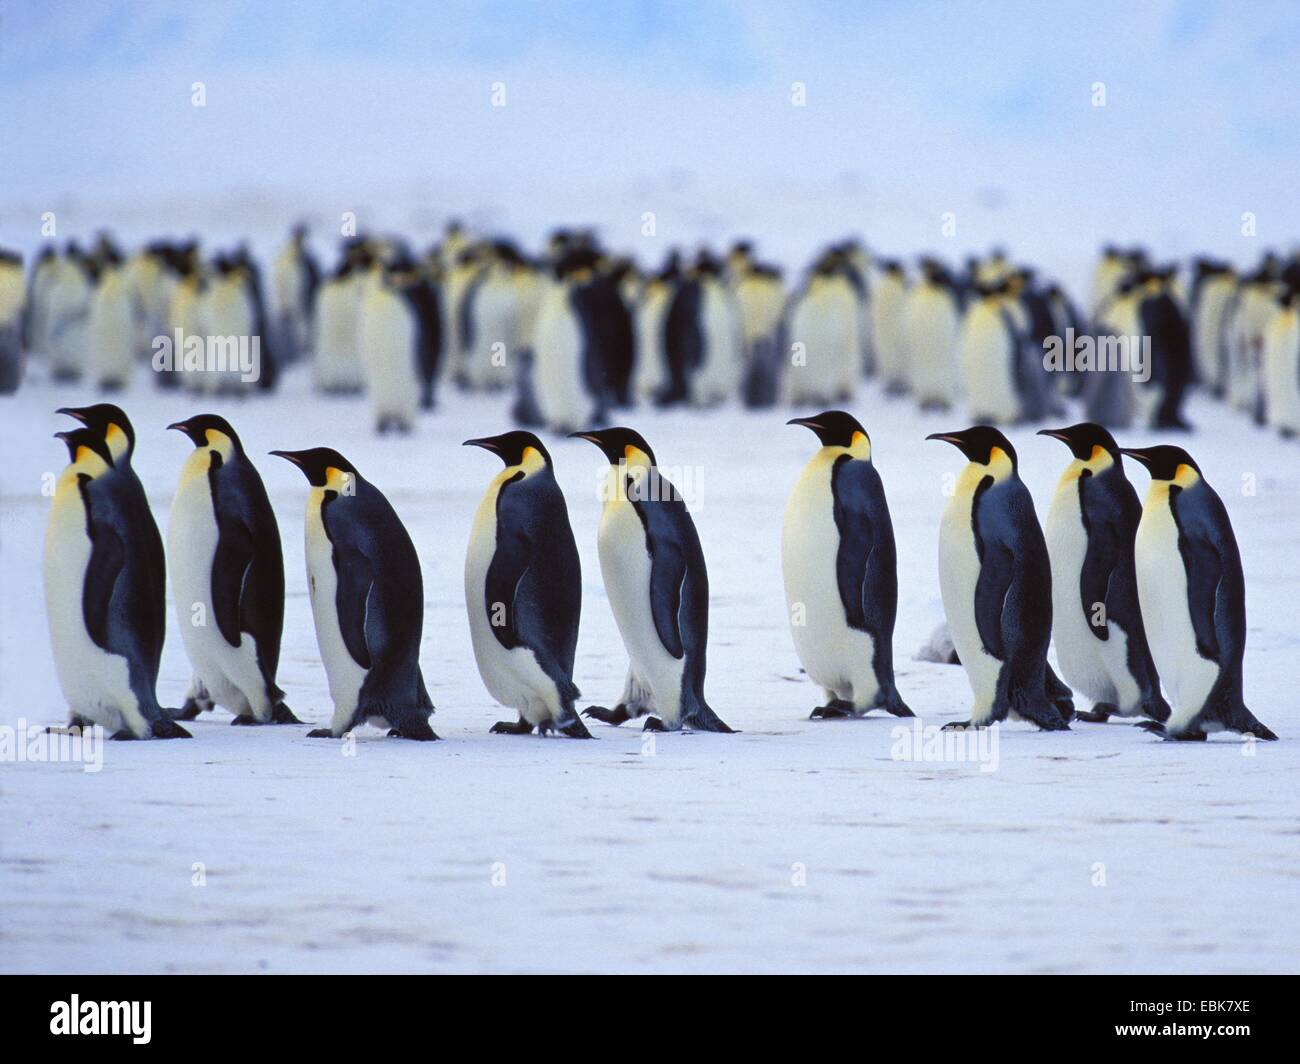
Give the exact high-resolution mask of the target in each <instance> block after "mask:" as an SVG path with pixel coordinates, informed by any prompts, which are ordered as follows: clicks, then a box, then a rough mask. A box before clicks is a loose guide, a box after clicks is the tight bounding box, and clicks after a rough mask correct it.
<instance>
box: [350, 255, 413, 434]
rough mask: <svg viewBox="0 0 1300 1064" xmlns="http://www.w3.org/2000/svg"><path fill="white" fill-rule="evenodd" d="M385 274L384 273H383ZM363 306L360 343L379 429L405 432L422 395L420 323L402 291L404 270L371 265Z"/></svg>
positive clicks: (409, 425) (368, 389) (367, 383)
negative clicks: (371, 275) (370, 275)
mask: <svg viewBox="0 0 1300 1064" xmlns="http://www.w3.org/2000/svg"><path fill="white" fill-rule="evenodd" d="M381 270H382V271H383V272H382V274H380V273H379V271H381ZM372 271H373V272H374V273H375V274H376V276H375V277H373V278H372V283H371V284H370V286H369V288H368V290H367V291H366V295H365V298H364V300H363V301H362V304H361V317H360V330H359V333H358V341H357V342H358V344H359V345H360V347H361V352H362V358H363V360H364V364H365V370H366V388H367V392H368V394H369V396H370V409H371V411H372V414H373V418H374V423H375V431H376V432H378V433H379V435H381V436H383V435H385V434H386V433H388V432H389V431H395V432H399V433H402V434H405V433H408V432H410V431H411V430H412V429H413V428H414V427H415V416H416V407H417V403H418V400H419V397H420V390H421V382H420V374H419V350H418V341H419V336H420V334H419V327H420V323H419V320H418V319H417V318H416V315H415V310H414V308H413V307H412V306H411V304H410V302H409V301H408V300H407V298H406V295H405V293H404V291H403V289H402V283H403V282H402V276H401V274H402V272H403V271H402V270H400V269H399V268H398V267H397V265H396V264H395V265H394V266H392V267H381V266H380V265H379V264H378V263H375V264H374V265H372Z"/></svg>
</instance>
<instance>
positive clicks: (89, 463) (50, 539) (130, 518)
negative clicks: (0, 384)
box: [44, 428, 190, 739]
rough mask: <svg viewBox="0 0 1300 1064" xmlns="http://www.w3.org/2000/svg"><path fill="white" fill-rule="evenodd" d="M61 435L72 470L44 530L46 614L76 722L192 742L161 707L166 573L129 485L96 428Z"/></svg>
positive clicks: (124, 735) (121, 734)
mask: <svg viewBox="0 0 1300 1064" xmlns="http://www.w3.org/2000/svg"><path fill="white" fill-rule="evenodd" d="M56 436H57V437H58V438H59V439H61V440H63V441H64V443H65V444H66V445H67V448H68V458H69V464H68V466H67V468H65V469H64V470H63V472H62V473H61V474H60V475H59V479H58V482H57V484H56V486H55V490H54V500H53V503H52V504H51V506H50V520H49V525H48V526H47V529H46V534H45V562H44V570H45V571H44V576H45V613H46V618H47V620H48V622H49V628H50V644H51V647H52V649H53V652H54V666H55V670H56V672H57V673H58V678H59V686H60V687H61V688H62V690H63V696H64V698H65V699H66V700H67V703H68V723H69V725H70V726H72V727H74V728H82V727H90V726H92V725H99V726H101V727H103V728H104V729H106V730H107V731H109V732H110V733H111V734H112V736H113V738H114V739H188V738H189V737H190V733H189V732H187V731H186V730H185V729H184V728H182V727H181V726H180V725H179V724H177V723H176V722H175V721H174V720H173V719H172V717H171V715H170V714H169V713H168V711H167V710H165V709H163V708H162V707H161V706H159V704H158V697H157V693H156V690H155V683H156V681H157V678H158V663H157V657H156V653H155V648H160V647H161V646H162V629H161V627H160V624H159V621H160V618H159V616H158V613H157V610H156V608H155V606H156V603H155V601H154V598H155V596H154V590H155V578H156V577H157V576H158V574H157V573H156V571H154V570H153V569H152V568H151V564H150V558H149V553H148V551H147V549H146V546H147V538H145V537H143V536H142V528H141V525H140V523H139V515H138V513H137V512H136V509H135V498H134V496H133V494H132V490H131V486H130V482H129V481H128V479H127V478H126V477H124V476H122V475H121V473H120V472H118V471H117V470H116V469H115V468H114V466H113V456H112V452H111V451H110V450H109V447H108V444H107V443H106V442H105V441H104V438H103V436H102V435H100V433H99V432H97V431H96V430H94V429H90V428H78V429H74V430H72V431H70V432H60V433H56ZM155 532H156V529H155Z"/></svg>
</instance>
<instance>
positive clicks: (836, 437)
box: [786, 410, 871, 447]
mask: <svg viewBox="0 0 1300 1064" xmlns="http://www.w3.org/2000/svg"><path fill="white" fill-rule="evenodd" d="M786 424H787V425H802V426H803V427H804V428H806V429H812V430H813V432H815V433H816V434H817V438H818V439H819V440H821V441H822V446H823V447H852V446H853V441H854V437H856V436H858V435H859V434H860V435H862V436H863V437H864V438H865V439H866V441H867V446H868V447H870V446H871V437H870V436H867V430H866V429H864V428H863V427H862V425H861V423H860V422H859V421H858V419H857V418H855V417H854V416H853V415H852V414H848V413H845V412H844V411H843V410H824V411H823V412H822V413H820V414H814V415H813V416H812V417H795V418H791V419H790V420H789V421H787V422H786Z"/></svg>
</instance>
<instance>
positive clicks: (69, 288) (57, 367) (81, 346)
mask: <svg viewBox="0 0 1300 1064" xmlns="http://www.w3.org/2000/svg"><path fill="white" fill-rule="evenodd" d="M59 269H60V272H59V275H58V278H57V279H56V281H55V282H54V286H53V288H52V290H51V292H50V313H49V348H50V359H51V361H52V362H53V364H54V371H55V374H56V375H58V376H78V375H80V373H81V371H82V369H83V368H84V366H85V364H86V349H87V347H88V345H89V338H90V300H91V289H90V284H89V282H87V281H86V279H85V277H84V276H83V275H82V273H81V270H80V269H79V268H78V267H76V266H75V265H73V264H72V263H64V264H62V265H61V266H60V268H59Z"/></svg>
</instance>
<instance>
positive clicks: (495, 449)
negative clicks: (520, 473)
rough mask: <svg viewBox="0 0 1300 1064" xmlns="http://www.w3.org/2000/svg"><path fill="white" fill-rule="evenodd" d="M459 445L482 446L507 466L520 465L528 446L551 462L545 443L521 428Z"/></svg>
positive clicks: (548, 462) (547, 461)
mask: <svg viewBox="0 0 1300 1064" xmlns="http://www.w3.org/2000/svg"><path fill="white" fill-rule="evenodd" d="M461 446H462V447H482V448H483V449H484V450H486V451H491V452H492V453H493V454H495V455H496V456H497V457H498V458H500V459H501V461H503V462H504V463H505V464H506V465H508V466H514V465H522V464H523V461H524V453H525V452H526V451H528V450H529V449H530V448H531V449H532V450H534V451H536V452H537V453H538V454H539V455H541V456H542V458H543V459H544V460H545V461H546V463H547V464H548V465H549V464H550V462H551V455H550V452H549V451H547V449H546V445H545V444H543V443H542V441H541V440H539V439H538V438H537V437H536V436H535V435H533V434H532V433H531V432H525V431H523V430H522V429H516V430H515V431H513V432H503V433H502V434H501V435H500V436H483V437H480V438H479V439H477V440H466V441H465V442H464V443H462V444H461Z"/></svg>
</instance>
